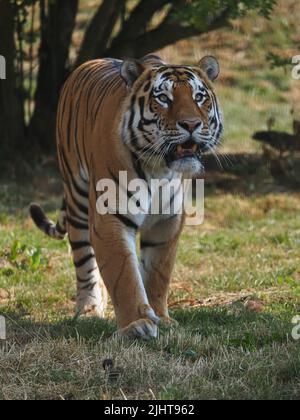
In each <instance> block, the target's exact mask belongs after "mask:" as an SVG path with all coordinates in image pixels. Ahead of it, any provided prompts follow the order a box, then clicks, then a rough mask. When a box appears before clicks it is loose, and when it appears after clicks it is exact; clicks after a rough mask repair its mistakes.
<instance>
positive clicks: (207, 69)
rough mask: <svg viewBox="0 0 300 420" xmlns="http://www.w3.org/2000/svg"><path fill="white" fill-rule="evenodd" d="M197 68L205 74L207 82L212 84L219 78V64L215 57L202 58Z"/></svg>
mask: <svg viewBox="0 0 300 420" xmlns="http://www.w3.org/2000/svg"><path fill="white" fill-rule="evenodd" d="M198 66H199V67H200V69H201V70H202V71H204V73H206V74H207V76H208V78H209V80H211V81H212V82H213V81H215V80H216V79H217V78H218V77H219V74H220V64H219V62H218V60H217V59H216V58H215V57H213V56H211V55H208V56H206V57H203V58H202V60H200V62H199V64H198Z"/></svg>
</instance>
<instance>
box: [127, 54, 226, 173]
mask: <svg viewBox="0 0 300 420" xmlns="http://www.w3.org/2000/svg"><path fill="white" fill-rule="evenodd" d="M219 72H220V67H219V63H218V61H217V60H216V59H215V58H214V57H211V56H208V57H204V58H203V59H202V60H201V61H200V63H199V64H198V66H195V67H188V66H169V65H166V64H165V63H163V62H162V61H161V60H160V59H159V58H157V57H154V56H151V57H150V56H149V57H146V58H145V59H143V60H140V61H138V60H126V61H124V62H123V64H122V67H121V76H122V78H123V79H124V80H125V82H126V84H127V88H128V90H129V95H128V100H127V101H126V103H125V109H124V111H125V112H124V118H123V121H122V125H121V135H122V138H123V141H124V143H125V144H127V145H128V147H129V148H130V149H131V151H132V152H133V153H134V154H135V155H136V156H137V157H138V158H139V159H140V160H143V161H144V164H147V165H152V168H158V167H160V168H162V167H163V168H164V167H166V168H169V169H171V170H173V171H176V172H179V173H182V174H184V175H189V176H196V175H198V174H199V173H201V172H202V171H203V169H204V166H203V159H202V157H203V154H204V153H205V152H206V151H208V150H212V149H214V148H215V147H216V146H217V145H218V144H219V142H220V139H221V134H222V131H223V122H222V114H221V111H220V108H219V103H218V100H217V98H216V95H215V93H214V90H213V85H212V82H213V81H214V80H216V79H217V77H218V75H219Z"/></svg>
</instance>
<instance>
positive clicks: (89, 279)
mask: <svg viewBox="0 0 300 420" xmlns="http://www.w3.org/2000/svg"><path fill="white" fill-rule="evenodd" d="M93 278H94V277H89V278H88V279H86V280H85V279H81V278H80V277H79V276H77V281H78V283H87V282H89V281H91V280H93Z"/></svg>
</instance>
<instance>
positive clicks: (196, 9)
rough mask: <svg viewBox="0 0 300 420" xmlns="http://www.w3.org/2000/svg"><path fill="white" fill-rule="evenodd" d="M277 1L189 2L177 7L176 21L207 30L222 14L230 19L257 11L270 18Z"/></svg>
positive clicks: (213, 0) (212, 0) (230, 0)
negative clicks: (180, 20) (225, 14)
mask: <svg viewBox="0 0 300 420" xmlns="http://www.w3.org/2000/svg"><path fill="white" fill-rule="evenodd" d="M276 2H277V1H276V0H243V1H239V0H225V1H224V0H204V1H203V0H187V1H186V4H185V6H184V7H183V5H182V2H181V3H180V4H179V5H178V6H177V9H176V12H175V14H174V18H175V19H179V18H181V19H183V21H184V23H185V25H191V26H194V27H197V28H205V27H207V26H209V24H210V23H211V22H212V21H213V20H214V19H215V18H216V17H218V16H219V15H222V13H224V12H227V15H228V17H231V18H238V17H242V16H245V15H246V14H247V13H248V12H249V11H251V10H257V11H258V12H259V13H260V14H261V15H263V16H264V17H266V18H270V16H271V13H272V10H273V8H274V6H275V4H276Z"/></svg>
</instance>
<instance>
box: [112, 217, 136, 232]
mask: <svg viewBox="0 0 300 420" xmlns="http://www.w3.org/2000/svg"><path fill="white" fill-rule="evenodd" d="M113 216H115V217H116V218H117V219H119V220H120V222H122V223H123V225H125V226H127V227H128V228H130V229H134V230H138V229H139V226H138V225H137V224H136V223H134V222H133V221H132V220H130V219H128V218H127V217H126V216H123V215H122V214H114V215H113Z"/></svg>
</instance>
